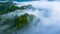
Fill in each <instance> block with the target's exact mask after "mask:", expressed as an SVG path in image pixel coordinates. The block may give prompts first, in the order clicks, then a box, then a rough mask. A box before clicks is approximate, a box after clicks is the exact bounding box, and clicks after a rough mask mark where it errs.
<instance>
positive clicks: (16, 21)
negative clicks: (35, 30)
mask: <svg viewBox="0 0 60 34" xmlns="http://www.w3.org/2000/svg"><path fill="white" fill-rule="evenodd" d="M26 7H27V6H21V7H17V6H15V4H14V3H13V2H4V3H3V2H0V26H3V25H9V27H8V28H7V29H5V30H3V32H0V34H2V33H5V32H7V33H8V34H11V32H12V31H15V30H18V29H22V28H24V27H25V26H28V25H29V24H30V23H31V22H32V21H33V18H34V16H33V15H29V14H28V13H25V14H23V15H21V16H19V17H18V16H17V15H16V16H15V17H14V18H12V19H10V18H6V19H5V18H1V15H3V14H7V13H10V12H13V11H15V10H24V9H26ZM27 8H28V7H27ZM2 22H3V23H2Z"/></svg>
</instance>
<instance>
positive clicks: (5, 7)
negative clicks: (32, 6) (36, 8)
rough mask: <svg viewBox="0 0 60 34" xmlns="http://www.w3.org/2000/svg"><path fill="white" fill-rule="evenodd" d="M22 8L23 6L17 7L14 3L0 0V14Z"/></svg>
mask: <svg viewBox="0 0 60 34" xmlns="http://www.w3.org/2000/svg"><path fill="white" fill-rule="evenodd" d="M17 9H19V10H24V9H25V8H24V6H22V7H18V6H15V4H14V3H12V2H11V3H9V2H0V15H2V14H6V13H9V12H13V11H15V10H17Z"/></svg>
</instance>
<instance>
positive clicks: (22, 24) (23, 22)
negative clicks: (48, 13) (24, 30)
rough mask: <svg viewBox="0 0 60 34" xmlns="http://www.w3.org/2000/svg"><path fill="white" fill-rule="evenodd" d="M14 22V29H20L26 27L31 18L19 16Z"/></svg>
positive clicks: (25, 15)
mask: <svg viewBox="0 0 60 34" xmlns="http://www.w3.org/2000/svg"><path fill="white" fill-rule="evenodd" d="M16 20H17V21H16V23H17V24H16V27H17V28H19V27H20V28H21V27H25V26H28V25H29V23H30V21H32V20H33V16H32V15H29V14H27V13H25V14H24V15H21V16H20V17H18V18H17V19H16Z"/></svg>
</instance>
